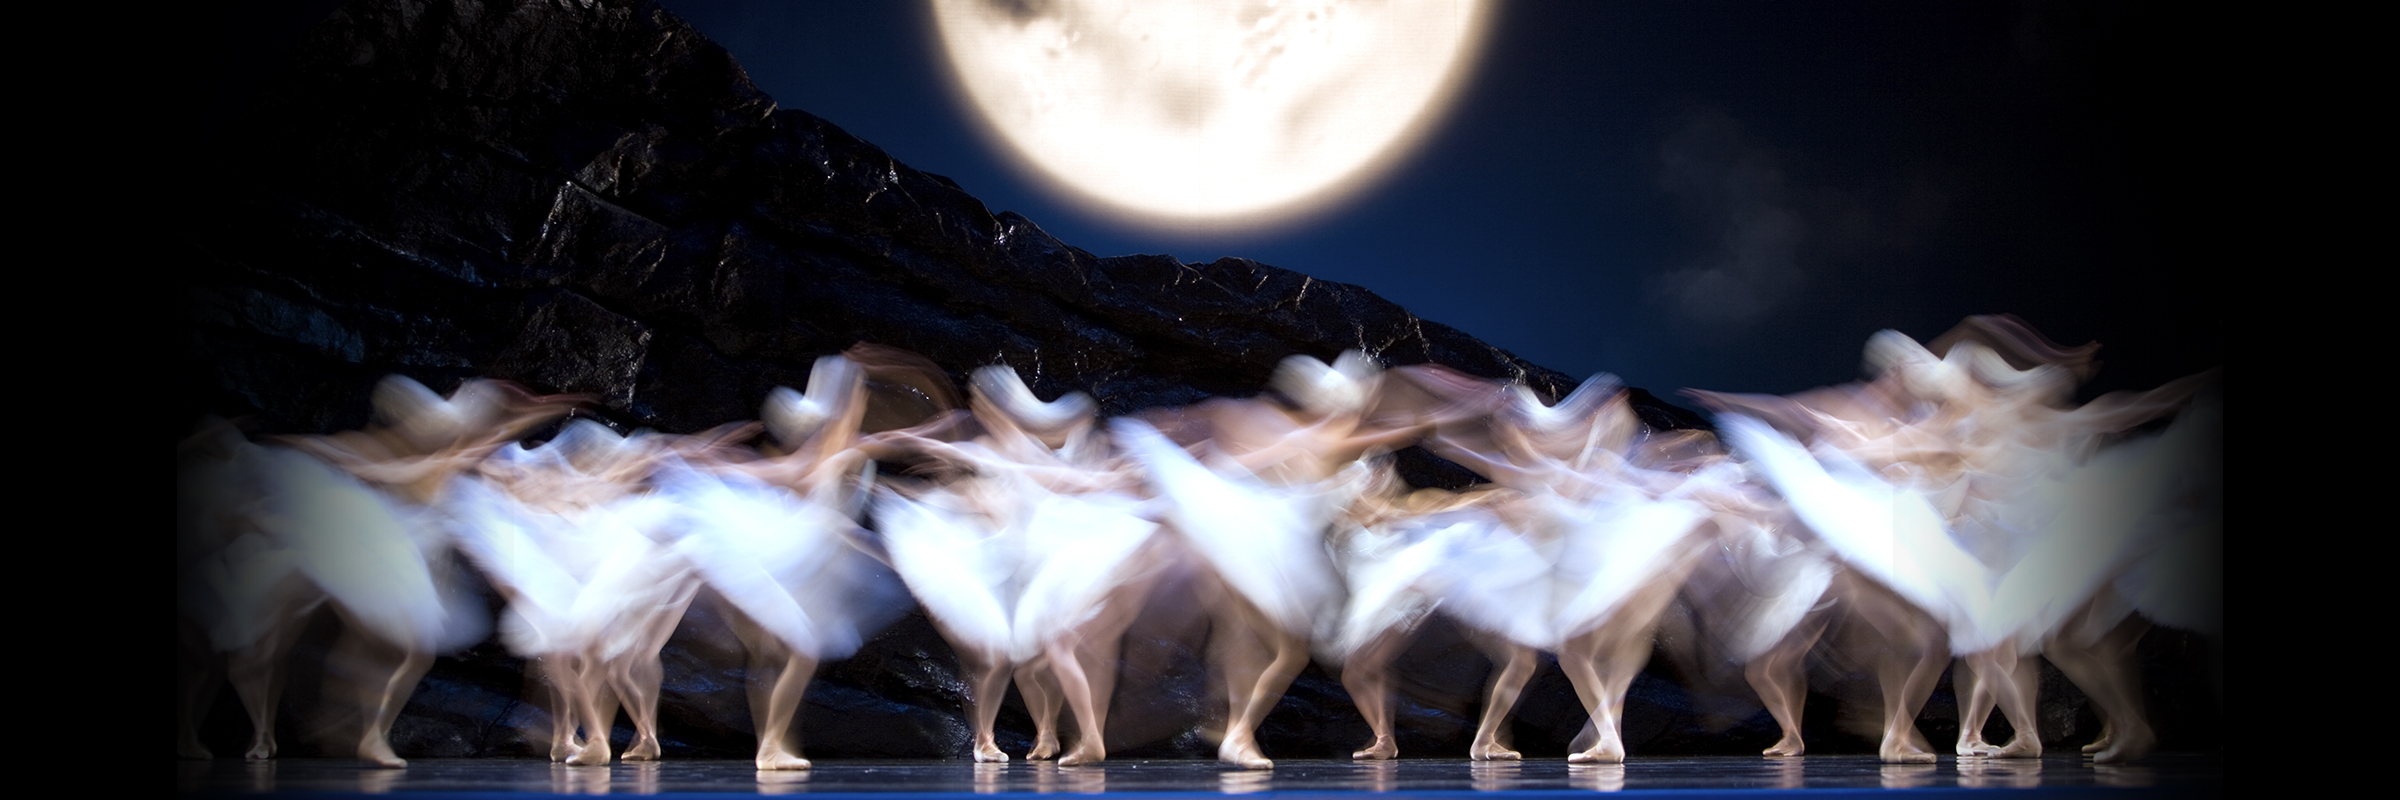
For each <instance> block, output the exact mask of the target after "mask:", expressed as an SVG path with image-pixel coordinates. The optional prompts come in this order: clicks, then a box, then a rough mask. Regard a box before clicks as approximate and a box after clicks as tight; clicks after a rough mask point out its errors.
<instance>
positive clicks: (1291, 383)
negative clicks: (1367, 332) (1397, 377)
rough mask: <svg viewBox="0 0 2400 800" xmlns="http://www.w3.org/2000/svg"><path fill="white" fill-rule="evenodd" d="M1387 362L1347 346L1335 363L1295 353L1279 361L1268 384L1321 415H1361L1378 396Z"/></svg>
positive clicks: (1305, 408) (1303, 409)
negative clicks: (1376, 393) (1384, 366)
mask: <svg viewBox="0 0 2400 800" xmlns="http://www.w3.org/2000/svg"><path fill="white" fill-rule="evenodd" d="M1382 380H1383V366H1382V365H1381V364H1377V363H1375V359H1373V358H1369V357H1367V354H1365V353H1361V352H1359V351H1357V350H1344V351H1342V354H1341V355H1340V356H1337V357H1335V358H1334V360H1333V363H1332V364H1327V363H1325V362H1323V361H1318V360H1316V359H1314V358H1310V357H1308V356H1292V357H1290V358H1286V359H1284V360H1283V363H1281V364H1277V365H1275V375H1274V377H1272V378H1269V379H1268V381H1267V385H1268V386H1270V387H1273V388H1274V389H1275V391H1276V392H1279V393H1281V394H1282V395H1283V396H1284V397H1286V398H1289V399H1290V400H1291V401H1292V403H1293V404H1294V405H1297V406H1299V407H1300V410H1302V411H1306V412H1308V413H1310V414H1314V415H1318V416H1357V415H1359V414H1362V413H1364V412H1365V411H1366V409H1367V404H1368V403H1369V402H1370V401H1372V400H1374V399H1375V390H1376V388H1377V387H1378V386H1379V385H1381V382H1382Z"/></svg>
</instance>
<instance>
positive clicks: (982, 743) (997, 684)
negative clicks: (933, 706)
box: [951, 640, 1030, 763]
mask: <svg viewBox="0 0 2400 800" xmlns="http://www.w3.org/2000/svg"><path fill="white" fill-rule="evenodd" d="M951 648H952V649H953V650H956V651H957V652H958V666H959V668H960V669H962V670H965V671H966V673H967V712H968V715H969V716H971V717H973V722H974V724H975V753H974V756H975V760H976V761H977V762H979V763H998V762H1002V761H1007V760H1008V754H1007V753H1003V752H1000V745H999V743H998V742H997V741H995V740H994V739H993V735H994V734H993V733H992V728H993V726H994V725H996V724H998V720H999V719H1000V704H1001V703H1002V702H1003V701H1005V700H1007V699H1008V676H1009V663H1008V655H1007V654H1005V653H996V652H979V651H977V650H975V649H974V648H972V647H968V646H965V645H961V644H960V643H959V642H957V641H956V640H953V641H952V642H951ZM1029 697H1030V695H1029Z"/></svg>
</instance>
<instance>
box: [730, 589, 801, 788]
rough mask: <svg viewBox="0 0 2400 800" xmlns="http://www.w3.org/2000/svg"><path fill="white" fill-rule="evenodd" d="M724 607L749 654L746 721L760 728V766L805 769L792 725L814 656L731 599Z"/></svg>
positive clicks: (764, 768) (735, 634)
mask: <svg viewBox="0 0 2400 800" xmlns="http://www.w3.org/2000/svg"><path fill="white" fill-rule="evenodd" d="M726 611H727V612H729V613H727V615H726V616H727V621H729V622H731V623H732V627H733V635H734V637H735V638H737V639H740V640H741V641H742V649H744V650H746V651H748V652H749V654H750V657H749V665H748V675H747V676H746V678H747V679H746V680H744V681H743V684H744V686H745V688H746V689H747V690H748V692H749V695H750V723H751V724H752V725H754V726H756V727H757V729H758V769H760V770H785V769H792V770H797V769H808V768H809V767H810V766H811V765H810V764H809V762H808V759H805V758H801V757H800V748H799V747H797V746H795V745H794V744H793V743H792V725H793V723H794V722H796V721H797V719H796V718H797V717H798V716H799V712H800V698H801V695H802V694H804V693H805V692H806V691H807V689H808V681H809V679H810V678H813V677H815V676H816V672H817V662H816V659H813V658H809V657H808V656H804V655H801V654H799V653H794V652H792V651H791V648H789V647H786V646H784V644H783V642H782V641H781V640H778V639H776V638H775V636H774V634H770V633H767V632H766V630H765V629H763V628H760V627H759V626H758V623H757V622H753V621H751V619H750V617H749V616H748V615H745V614H743V613H741V612H740V611H736V610H734V609H733V608H732V607H731V606H730V605H728V606H726Z"/></svg>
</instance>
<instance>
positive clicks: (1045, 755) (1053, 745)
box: [1025, 735, 1058, 761]
mask: <svg viewBox="0 0 2400 800" xmlns="http://www.w3.org/2000/svg"><path fill="white" fill-rule="evenodd" d="M1055 755H1058V737H1057V736H1056V735H1049V736H1043V737H1040V738H1037V739H1035V740H1034V741H1033V750H1032V752H1028V753H1026V754H1025V760H1027V761H1047V760H1049V759H1050V757H1051V756H1055Z"/></svg>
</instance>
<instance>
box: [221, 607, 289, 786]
mask: <svg viewBox="0 0 2400 800" xmlns="http://www.w3.org/2000/svg"><path fill="white" fill-rule="evenodd" d="M301 627H302V626H301V625H300V620H298V619H286V620H285V621H284V623H283V624H280V625H277V626H275V627H273V628H270V629H268V630H267V632H266V634H265V635H262V636H260V637H259V638H258V641H256V642H252V643H250V646H248V647H244V648H241V649H239V650H235V651H233V652H231V653H227V654H226V663H225V671H226V676H227V677H228V678H230V679H231V680H232V681H233V693H234V696H235V697H238V698H241V701H242V710H243V711H245V712H248V713H249V715H250V748H249V749H248V750H245V751H243V752H242V758H245V759H248V760H251V761H263V760H266V759H270V758H274V757H275V708H276V705H277V704H278V703H280V702H282V699H283V665H284V658H285V657H286V656H287V655H288V654H289V653H290V651H291V646H292V643H293V642H294V641H296V640H298V639H299V637H300V628H301Z"/></svg>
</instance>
